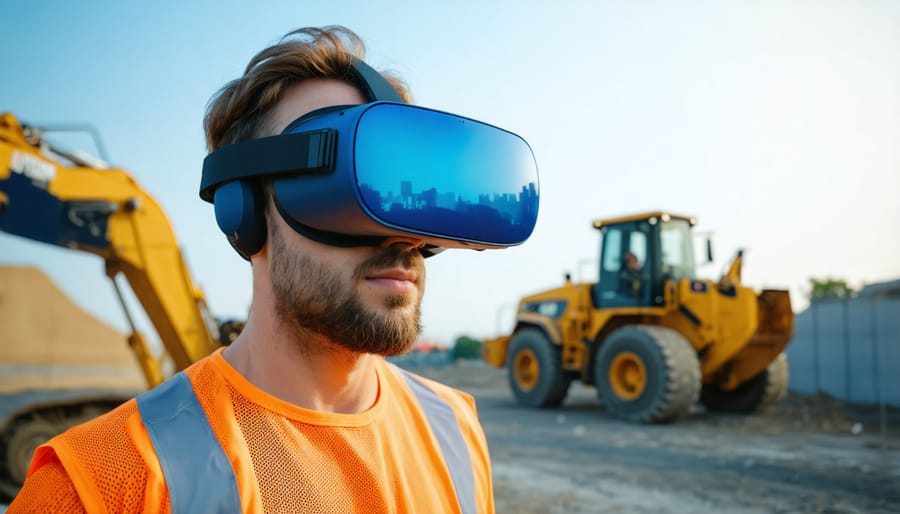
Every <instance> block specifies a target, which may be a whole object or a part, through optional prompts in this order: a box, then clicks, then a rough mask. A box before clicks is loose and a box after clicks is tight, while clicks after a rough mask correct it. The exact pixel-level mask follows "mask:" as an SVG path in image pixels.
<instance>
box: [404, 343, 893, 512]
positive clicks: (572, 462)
mask: <svg viewBox="0 0 900 514" xmlns="http://www.w3.org/2000/svg"><path fill="white" fill-rule="evenodd" d="M414 371H416V372H418V373H420V374H422V375H424V376H428V377H430V378H434V379H437V380H439V381H441V382H444V383H446V384H449V385H452V386H455V387H458V388H460V389H462V390H464V391H467V392H469V393H470V394H472V395H473V396H474V397H475V398H476V401H477V403H478V410H479V415H480V417H481V420H482V423H483V425H484V430H485V433H486V435H487V439H488V443H489V445H490V450H491V456H492V460H493V473H494V488H495V498H496V505H497V512H498V513H500V514H506V513H519V514H538V513H541V514H551V513H600V512H604V513H639V514H640V513H673V514H675V513H678V514H680V513H691V514H693V513H700V512H715V513H722V514H739V513H740V514H745V513H746V514H762V513H822V514H825V513H828V514H839V513H841V514H843V513H847V514H849V513H859V514H862V513H866V514H880V513H898V512H900V410H898V409H890V410H886V411H882V410H881V409H879V408H878V407H865V406H853V405H848V404H844V403H841V402H838V401H835V400H834V399H831V398H828V397H825V396H800V395H793V394H791V395H788V397H787V398H785V399H784V400H783V401H782V402H781V403H779V404H778V405H776V406H774V407H773V408H771V409H770V410H769V411H767V412H766V413H762V414H756V415H752V416H744V415H725V414H718V413H709V412H705V411H704V410H703V409H702V407H700V406H698V407H697V408H695V410H694V411H693V412H692V413H691V415H690V416H689V417H688V418H686V419H682V420H680V421H677V422H675V423H672V424H668V425H635V424H630V423H626V422H623V421H619V420H617V419H615V418H613V417H611V416H610V415H609V414H607V413H606V412H605V410H604V408H603V405H602V404H601V403H600V401H599V400H598V399H597V397H596V394H595V391H594V389H592V388H587V387H584V386H581V385H579V384H574V385H573V386H572V389H570V392H569V396H568V398H567V400H566V402H565V403H564V404H563V406H562V407H560V408H556V409H551V410H536V409H530V408H525V407H520V406H518V405H516V404H515V402H514V401H513V398H512V394H511V393H510V391H509V387H508V385H507V379H506V373H505V371H504V370H497V369H494V368H491V367H489V366H487V365H485V364H483V363H481V362H480V361H462V362H461V363H460V364H457V365H454V366H448V367H445V368H418V369H415V370H414ZM882 413H884V416H883V415H882Z"/></svg>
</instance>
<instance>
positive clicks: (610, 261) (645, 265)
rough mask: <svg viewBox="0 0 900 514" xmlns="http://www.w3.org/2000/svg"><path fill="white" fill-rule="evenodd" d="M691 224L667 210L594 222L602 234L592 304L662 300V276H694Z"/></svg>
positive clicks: (645, 304) (653, 303)
mask: <svg viewBox="0 0 900 514" xmlns="http://www.w3.org/2000/svg"><path fill="white" fill-rule="evenodd" d="M693 225H694V220H693V218H682V217H678V216H672V215H669V214H661V215H653V216H645V217H635V216H630V217H627V218H620V219H615V220H609V221H598V222H595V223H594V228H597V229H598V230H600V232H601V234H602V237H601V242H600V263H599V266H600V270H599V277H600V280H599V281H598V282H597V283H596V284H594V285H593V286H592V290H591V299H592V301H593V304H594V307H595V308H598V309H602V308H610V307H653V306H660V305H663V304H664V302H665V291H664V287H665V283H666V281H668V280H676V281H677V280H681V279H683V278H687V279H691V280H693V279H694V278H695V275H696V271H695V265H694V246H693V237H692V235H691V229H692V227H693Z"/></svg>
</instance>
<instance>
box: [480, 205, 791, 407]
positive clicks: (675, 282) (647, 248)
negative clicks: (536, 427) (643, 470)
mask: <svg viewBox="0 0 900 514" xmlns="http://www.w3.org/2000/svg"><path fill="white" fill-rule="evenodd" d="M674 222H681V224H680V225H679V227H678V230H680V231H681V232H683V233H685V234H689V232H686V231H687V230H688V228H685V227H691V226H693V224H694V221H693V219H692V218H687V217H684V216H675V215H671V214H667V213H663V212H652V213H645V214H638V215H634V216H628V217H623V218H618V219H614V220H604V221H597V222H595V223H594V226H595V227H596V228H598V229H604V228H607V227H611V228H615V229H619V228H620V227H628V228H627V230H625V229H623V230H625V231H624V234H625V235H626V236H627V237H626V238H625V239H628V237H630V238H631V240H632V241H635V240H636V239H637V238H636V237H635V235H634V234H635V233H636V232H638V231H639V230H643V231H644V234H638V235H640V236H641V237H643V238H644V239H645V240H647V241H648V242H645V243H642V246H640V248H643V249H644V252H643V253H644V254H645V258H646V260H647V261H648V263H652V262H653V258H652V254H653V253H654V252H653V248H654V244H655V243H654V241H656V242H658V241H659V240H660V239H663V240H665V239H666V238H667V237H668V240H669V241H670V242H671V241H672V240H673V237H671V236H667V235H666V230H667V229H666V225H667V224H670V223H674ZM654 227H656V231H655V232H654ZM659 227H662V232H660V231H659ZM654 234H657V236H658V237H656V238H654V237H653V235H654ZM660 234H661V235H660ZM611 235H612V232H604V238H610V237H611ZM645 236H646V237H645ZM618 239H619V240H620V241H621V240H623V238H622V237H619V238H618ZM685 239H690V238H689V237H687V236H686V237H685ZM685 243H686V244H687V243H691V241H685ZM638 246H639V245H636V244H635V245H634V247H638ZM659 246H662V247H664V246H665V244H661V245H659ZM669 247H670V248H668V250H667V249H666V248H662V250H663V251H657V252H656V254H657V255H656V260H657V264H658V267H659V268H660V270H661V272H659V273H656V275H655V277H654V276H653V273H652V272H651V273H650V275H649V276H648V277H646V278H645V281H646V282H647V283H645V284H643V286H642V287H645V288H648V289H650V291H649V292H648V294H647V296H646V297H645V299H646V301H643V302H642V301H641V299H640V298H638V299H636V300H634V301H631V302H628V301H626V302H622V303H624V304H623V305H616V304H615V290H614V288H611V287H607V288H606V290H603V288H601V287H600V284H599V283H573V282H572V281H571V280H570V279H569V278H568V277H567V278H566V282H565V284H564V285H563V286H562V287H560V288H556V289H551V290H548V291H544V292H541V293H538V294H534V295H531V296H528V297H525V298H523V299H522V300H521V301H520V302H519V307H518V312H517V316H516V326H515V329H514V331H513V333H512V334H510V335H505V336H501V337H497V338H494V339H490V340H487V341H484V344H483V347H482V353H483V358H484V360H485V361H487V362H488V363H490V364H491V365H493V366H495V367H504V366H508V367H509V368H510V370H509V373H510V382H511V385H512V387H513V389H514V391H516V390H517V389H518V390H519V391H517V392H523V393H528V392H529V391H530V389H531V388H534V387H536V386H537V384H538V381H539V377H540V376H541V374H542V373H543V374H545V375H546V374H547V372H548V370H547V369H546V368H547V367H548V366H551V367H556V366H558V367H559V368H560V370H561V371H562V374H561V376H562V377H563V378H560V379H559V381H561V382H563V383H564V382H565V380H566V379H571V378H577V379H578V380H580V381H581V382H583V383H585V384H589V385H596V384H597V382H598V379H603V380H604V382H605V383H606V384H607V386H608V390H609V391H608V395H611V396H614V397H615V400H617V401H622V402H625V403H627V402H630V401H632V400H635V399H636V398H637V397H638V396H640V395H641V394H642V393H643V392H644V389H646V388H647V387H648V384H651V383H652V381H653V377H651V376H650V374H652V373H654V371H653V370H652V366H650V364H652V362H647V359H646V358H642V357H641V356H640V355H639V354H640V352H639V351H637V350H636V349H628V348H629V345H627V344H626V345H625V349H624V350H622V351H620V352H616V353H615V355H611V356H610V357H609V359H608V361H607V363H606V364H605V367H604V368H603V369H598V356H599V355H601V354H602V353H603V351H602V350H603V347H604V345H605V343H606V342H607V340H608V339H609V338H610V336H611V335H613V334H615V333H616V332H617V331H619V330H620V329H623V328H625V327H631V328H640V329H645V331H647V330H649V331H651V332H654V331H655V332H654V333H664V334H670V335H667V336H666V337H669V338H672V339H678V340H679V341H683V342H684V343H686V344H682V345H681V346H689V347H690V349H691V350H692V352H693V353H694V355H695V356H696V367H697V371H698V374H699V377H698V378H699V382H700V383H699V384H697V385H696V387H697V388H700V387H702V388H703V389H704V391H709V392H712V391H719V392H721V393H722V394H725V395H727V394H728V393H729V392H731V391H736V390H738V389H740V388H741V386H742V385H744V384H747V383H748V381H750V380H752V379H754V377H759V376H760V375H761V374H765V373H766V371H767V369H768V368H769V366H770V365H772V363H773V362H775V361H776V360H779V359H783V357H780V356H781V355H782V351H783V350H784V348H785V346H786V345H787V344H788V342H789V341H790V339H791V337H792V334H793V312H792V310H791V303H790V297H789V294H788V292H787V291H782V290H764V291H761V292H759V293H757V292H756V291H754V290H753V289H751V288H749V287H746V286H743V285H741V283H740V269H741V265H742V255H741V254H739V255H738V256H737V257H736V258H735V260H734V262H733V263H732V265H731V268H730V269H729V271H728V272H727V273H726V274H725V275H724V276H723V277H722V278H721V279H720V280H719V281H712V280H700V279H697V278H696V277H694V276H692V275H693V273H692V271H684V272H683V273H681V275H682V277H681V278H679V276H678V273H674V272H672V270H671V266H670V267H669V270H668V271H666V263H665V261H666V258H667V257H666V255H665V252H666V251H668V252H669V253H670V254H672V253H675V251H674V250H673V248H672V244H669ZM602 248H603V255H601V266H603V265H604V264H603V263H615V266H616V267H619V266H622V265H623V264H622V262H621V260H620V259H614V258H611V256H610V253H609V252H611V251H612V250H613V248H612V247H611V244H606V243H604V245H603V247H602ZM616 248H619V249H620V250H621V244H620V245H619V246H617V247H616ZM684 251H685V255H686V256H691V255H692V252H691V251H690V250H689V249H687V250H684ZM616 257H618V256H616ZM669 257H671V256H669ZM683 260H684V259H682V261H683ZM682 265H683V266H685V265H684V264H682ZM692 268H693V263H691V266H690V267H689V268H688V267H685V269H686V270H687V269H691V270H692ZM684 275H690V276H684ZM611 276H614V275H611ZM605 278H607V277H603V270H602V269H601V279H600V281H599V282H603V280H604V279H605ZM654 279H655V282H656V284H655V285H654V284H653V282H654ZM635 287H638V286H635ZM623 290H625V291H626V292H627V293H629V294H630V293H631V284H630V282H629V283H628V285H627V286H625V287H624V288H623ZM604 295H605V296H604ZM605 298H609V299H610V302H609V303H612V304H613V305H604V302H605ZM628 303H630V305H628ZM646 327H651V328H646ZM525 331H529V332H530V333H531V334H533V336H534V337H536V338H538V339H540V340H541V341H544V342H545V343H547V344H549V345H552V347H553V352H551V353H548V354H547V355H550V356H551V357H553V358H550V359H549V360H546V359H545V361H544V362H541V359H540V358H538V357H539V356H540V355H539V354H541V352H542V349H541V346H540V343H536V344H538V346H533V345H532V346H529V345H525V346H526V347H527V348H525V350H526V351H524V352H523V351H519V352H517V353H516V355H511V354H510V345H511V343H512V342H513V340H514V338H515V337H516V335H517V334H520V333H522V332H525ZM620 333H621V332H620ZM676 346H678V345H677V344H676ZM631 348H636V347H634V346H633V344H632V346H631ZM666 351H668V350H666ZM663 353H665V352H663ZM684 359H686V360H685V362H687V363H688V364H686V365H693V364H692V363H691V362H688V361H690V360H691V359H690V358H689V357H684ZM651 360H652V359H651ZM541 367H543V368H545V369H543V370H542V369H540V368H541ZM554 372H555V371H554ZM784 373H786V368H785V370H784ZM784 380H786V375H784V377H782V379H781V381H782V382H783V381H784ZM785 386H786V385H785V384H779V387H781V388H782V389H783V388H784V387H785ZM560 387H566V386H565V385H562V386H560ZM562 394H563V395H564V393H562ZM692 395H693V396H694V397H695V399H696V395H695V394H694V393H691V394H689V395H688V396H692ZM607 399H609V398H607ZM679 401H681V400H679ZM525 403H529V401H526V402H525ZM532 403H534V404H535V405H537V406H551V405H552V404H556V403H558V401H556V400H550V401H549V402H547V401H546V398H544V399H542V401H535V402H532ZM684 403H690V398H686V399H685V400H684ZM686 408H689V406H688V405H682V406H681V407H679V409H681V412H677V413H674V414H684V413H685V412H684V409H686ZM626 410H627V409H626ZM672 415H673V413H672V412H669V413H666V414H665V415H664V416H661V417H657V416H656V415H655V414H653V413H645V412H642V413H641V414H640V415H634V416H628V415H626V416H625V417H629V418H634V419H636V420H639V421H666V420H668V419H671V417H673V416H672Z"/></svg>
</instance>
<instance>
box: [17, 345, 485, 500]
mask: <svg viewBox="0 0 900 514" xmlns="http://www.w3.org/2000/svg"><path fill="white" fill-rule="evenodd" d="M376 371H377V373H378V379H379V397H378V399H377V400H376V402H375V405H374V406H373V407H372V408H371V409H369V410H368V411H366V412H363V413H360V414H352V415H345V414H334V413H322V412H316V411H311V410H307V409H301V408H299V407H296V406H294V405H291V404H288V403H286V402H282V401H281V400H278V399H277V398H275V397H272V396H270V395H268V394H266V393H264V392H262V391H261V390H259V389H257V388H255V386H253V385H252V384H250V383H249V382H248V381H246V379H244V378H243V377H242V376H241V375H240V374H238V373H237V371H236V370H234V369H233V368H232V367H231V366H230V365H229V364H228V363H227V361H225V359H224V358H223V357H222V356H221V351H219V352H216V353H215V354H213V355H212V356H210V357H209V358H207V359H204V360H202V361H200V362H198V363H197V364H194V365H193V366H191V367H190V368H188V369H187V370H186V371H185V372H184V373H180V374H178V375H176V377H173V378H172V379H170V380H169V381H167V382H165V383H164V384H163V385H162V386H160V387H159V388H156V389H154V390H152V391H150V392H148V393H144V394H143V395H141V396H139V397H138V398H137V399H136V400H132V401H129V402H127V403H126V404H124V405H122V406H120V407H119V408H117V409H115V410H114V411H112V412H111V413H109V414H106V415H104V416H102V417H101V418H98V419H97V420H95V421H92V422H89V423H87V424H85V425H81V426H79V427H75V428H73V429H71V430H69V431H67V432H66V433H65V434H62V435H61V436H58V437H57V438H54V439H53V440H51V441H50V442H49V443H48V444H47V445H44V446H42V447H40V448H39V449H38V452H36V454H35V458H34V460H33V461H32V466H31V470H30V471H29V479H28V480H26V483H25V486H24V487H23V493H25V494H23V493H20V495H19V497H23V496H24V497H27V498H29V500H28V502H31V501H32V499H34V498H37V497H40V494H34V492H35V491H36V490H37V489H36V488H41V484H38V483H34V482H33V480H32V479H31V477H32V476H35V475H38V474H39V471H40V469H41V468H42V467H45V466H46V467H47V468H50V469H52V468H53V467H54V466H57V467H61V469H62V471H64V473H65V476H68V478H69V479H70V480H71V485H69V488H70V489H74V491H76V492H77V496H78V499H79V500H80V503H81V504H82V505H83V506H84V508H85V509H86V510H87V511H88V512H121V511H141V512H172V513H176V514H180V513H182V512H238V511H244V512H273V511H279V512H397V513H416V512H428V513H431V512H448V513H460V514H468V513H472V514H476V513H480V514H492V513H493V511H494V505H493V498H492V491H491V479H490V464H489V459H488V452H487V445H486V441H485V439H484V434H483V432H482V431H481V428H480V425H479V424H478V421H477V414H476V412H475V409H474V401H473V400H472V398H471V397H470V396H469V395H466V394H465V393H461V392H459V391H456V390H453V389H451V388H449V387H446V386H443V385H441V384H438V383H436V382H432V381H429V380H426V379H423V378H421V377H417V376H415V375H412V374H410V373H408V372H405V371H403V370H400V369H399V368H396V367H395V366H393V365H391V364H388V363H386V362H384V361H379V363H378V364H377V365H376ZM66 485H68V484H66ZM46 487H47V488H49V487H50V485H49V484H47V486H46ZM29 491H30V493H29ZM19 497H17V500H18V499H19ZM17 503H18V502H13V504H12V505H11V506H10V513H13V512H16V509H17V508H18V507H22V508H23V510H26V509H29V508H31V507H37V505H36V504H33V503H32V504H30V505H29V504H28V503H26V502H23V504H22V505H17Z"/></svg>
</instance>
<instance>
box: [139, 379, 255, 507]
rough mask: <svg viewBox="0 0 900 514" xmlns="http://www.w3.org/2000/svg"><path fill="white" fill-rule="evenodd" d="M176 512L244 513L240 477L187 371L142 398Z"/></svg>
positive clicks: (143, 415) (143, 418) (141, 408)
mask: <svg viewBox="0 0 900 514" xmlns="http://www.w3.org/2000/svg"><path fill="white" fill-rule="evenodd" d="M137 405H138V410H139V411H140V413H141V421H143V423H144V426H145V427H146V428H147V434H148V435H149V436H150V442H151V443H152V444H153V450H154V451H155V452H156V456H157V458H158V459H159V464H160V466H161V467H162V472H163V476H164V477H165V480H166V487H168V489H169V503H170V504H171V508H172V514H187V513H194V512H212V513H227V512H240V511H241V499H240V496H238V489H237V479H236V478H235V476H234V470H233V469H231V463H230V462H229V461H228V457H226V456H225V451H224V450H223V449H222V445H221V444H219V440H218V439H216V436H215V434H213V431H212V427H210V425H209V420H208V419H207V418H206V412H204V411H203V407H201V406H200V402H199V401H198V400H197V395H196V394H194V389H193V388H192V387H191V382H190V380H188V377H187V375H185V374H184V372H181V373H178V374H177V375H175V376H174V377H172V378H171V379H169V380H167V381H166V382H163V383H162V384H161V385H159V386H158V387H156V388H155V389H151V390H150V391H147V392H146V393H142V394H140V395H138V397H137Z"/></svg>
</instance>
